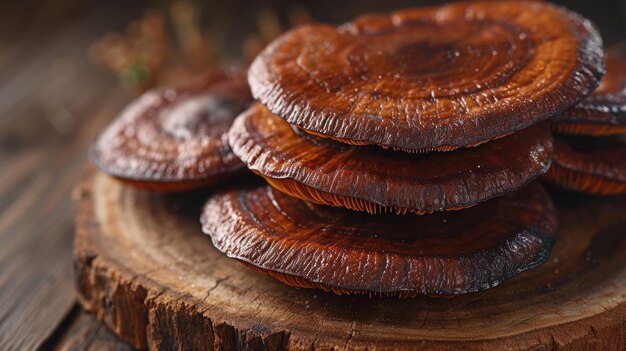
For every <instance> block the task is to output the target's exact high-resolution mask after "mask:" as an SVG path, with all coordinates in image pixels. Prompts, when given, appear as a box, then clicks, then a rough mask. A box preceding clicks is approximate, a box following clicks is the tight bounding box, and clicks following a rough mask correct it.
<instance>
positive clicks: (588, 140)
mask: <svg viewBox="0 0 626 351" xmlns="http://www.w3.org/2000/svg"><path fill="white" fill-rule="evenodd" d="M554 149H555V150H554V160H553V162H552V166H551V167H550V170H549V171H548V173H546V175H545V176H544V177H545V178H546V179H548V180H549V181H551V182H553V183H556V184H558V185H560V186H562V187H564V188H566V189H570V190H575V191H579V192H585V193H591V194H599V195H615V194H626V139H625V137H624V136H622V137H617V136H613V137H602V138H601V137H568V138H558V139H557V140H556V142H555V147H554Z"/></svg>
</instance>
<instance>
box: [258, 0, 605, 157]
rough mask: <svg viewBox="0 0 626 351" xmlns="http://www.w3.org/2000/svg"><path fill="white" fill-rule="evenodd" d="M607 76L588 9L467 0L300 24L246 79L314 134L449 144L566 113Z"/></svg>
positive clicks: (274, 107) (409, 145)
mask: <svg viewBox="0 0 626 351" xmlns="http://www.w3.org/2000/svg"><path fill="white" fill-rule="evenodd" d="M603 74H604V50H603V48H602V40H601V38H600V36H599V34H598V31H597V30H596V29H595V27H594V26H593V25H592V24H591V23H590V22H589V21H588V20H586V19H585V18H583V17H582V16H580V15H578V14H575V13H573V12H571V11H569V10H566V9H565V8H562V7H558V6H556V5H552V4H549V3H543V2H463V3H455V4H450V5H446V6H441V7H428V8H416V9H409V10H400V11H397V12H393V13H390V14H386V15H366V16H362V17H360V18H357V19H356V20H355V21H353V22H350V23H347V24H345V25H343V26H340V27H334V26H329V25H309V26H303V27H300V28H297V29H294V30H292V31H289V32H287V33H286V34H284V35H282V36H281V37H279V38H278V39H276V40H275V41H274V42H272V43H271V44H270V45H269V46H268V47H267V48H266V49H265V50H264V51H263V52H262V53H261V54H260V55H259V56H257V58H256V59H255V60H254V62H253V63H252V65H251V68H250V70H249V74H248V81H249V83H250V87H251V90H252V93H253V96H254V97H255V98H256V99H258V100H259V101H260V102H261V103H263V104H264V105H266V106H267V107H268V108H269V110H271V111H272V112H273V113H275V114H276V115H278V116H280V117H282V118H284V119H285V120H287V121H288V122H289V123H291V124H294V125H296V126H298V127H300V128H302V129H303V130H306V131H309V132H311V133H314V134H318V135H319V134H322V135H325V136H327V137H330V138H334V139H336V140H339V141H342V142H347V143H353V144H358V145H362V144H378V145H382V146H385V147H391V148H397V149H402V150H422V149H427V150H451V149H454V148H458V147H464V146H471V145H477V144H480V143H483V142H486V141H489V140H492V139H495V138H498V137H501V136H504V135H507V134H510V133H513V132H515V131H518V130H520V129H524V128H526V127H528V126H530V125H533V124H535V123H537V122H539V121H542V120H544V119H546V118H548V117H550V116H552V115H555V114H558V113H561V112H563V111H564V110H566V109H567V108H569V107H571V106H572V105H574V104H575V103H577V102H578V101H579V100H581V99H582V98H583V97H585V96H586V95H588V94H589V93H590V92H591V91H592V90H593V89H595V88H596V86H597V84H598V83H599V81H600V79H601V77H602V75H603Z"/></svg>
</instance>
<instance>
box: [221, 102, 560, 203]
mask: <svg viewBox="0 0 626 351" xmlns="http://www.w3.org/2000/svg"><path fill="white" fill-rule="evenodd" d="M229 142H230V144H231V147H232V149H233V152H234V153H235V154H236V155H237V157H239V158H240V159H241V160H242V161H243V162H244V163H245V164H246V166H248V168H250V169H251V170H252V171H253V172H255V173H257V174H259V175H261V176H262V177H263V178H265V179H266V180H267V181H268V182H269V183H270V184H271V185H272V186H274V187H275V188H277V189H279V190H281V191H283V192H285V193H287V194H289V195H291V196H295V197H298V198H301V199H305V200H308V201H311V202H314V203H317V204H326V205H331V206H339V207H347V208H350V209H353V210H359V211H367V212H370V213H381V212H395V213H407V212H413V213H417V214H424V213H427V212H433V211H442V210H455V209H461V208H466V207H470V206H472V205H475V204H476V203H479V202H482V201H485V200H487V199H489V198H491V197H494V196H499V195H502V194H505V193H507V192H509V191H513V190H516V189H519V188H520V187H522V186H524V185H525V184H527V183H528V182H530V181H531V180H533V179H534V178H536V177H537V176H539V175H541V174H543V173H545V172H546V171H547V170H548V168H549V167H550V162H551V160H552V135H551V134H550V131H549V129H548V128H547V126H546V125H538V126H534V127H532V128H528V129H526V130H523V131H519V132H517V133H514V134H512V135H510V136H507V137H504V138H501V139H499V140H495V141H492V142H489V143H486V144H483V145H481V146H478V147H475V148H471V149H460V150H456V151H452V152H446V153H441V152H437V153H428V154H408V153H404V152H393V151H390V150H382V149H380V148H377V147H373V146H370V147H367V146H352V145H346V144H343V143H339V142H336V141H333V140H329V139H322V138H317V137H315V136H312V135H308V134H306V133H303V132H299V131H298V129H297V128H293V127H292V126H290V125H289V124H288V123H287V122H285V121H284V120H282V119H281V118H279V117H278V116H276V115H274V114H273V113H271V112H270V111H269V110H268V109H267V108H265V107H264V106H263V105H261V104H259V103H256V104H254V105H253V106H251V107H250V108H249V109H248V110H246V111H245V112H243V113H242V114H241V115H240V116H239V117H238V118H237V120H236V121H235V122H234V123H233V127H232V128H231V130H230V132H229Z"/></svg>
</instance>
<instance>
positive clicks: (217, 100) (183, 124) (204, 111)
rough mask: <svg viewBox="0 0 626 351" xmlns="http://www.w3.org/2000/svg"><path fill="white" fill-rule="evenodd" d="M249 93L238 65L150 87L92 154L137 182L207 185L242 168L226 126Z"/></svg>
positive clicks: (157, 187) (156, 186)
mask: <svg viewBox="0 0 626 351" xmlns="http://www.w3.org/2000/svg"><path fill="white" fill-rule="evenodd" d="M251 99H252V98H251V95H250V90H249V88H248V85H247V82H246V79H245V71H243V70H240V69H230V70H224V71H219V72H216V73H213V74H210V75H209V76H207V77H205V78H204V79H203V80H201V81H200V82H197V83H195V84H191V85H187V86H182V87H178V88H161V89H157V90H154V91H150V92H148V93H145V94H144V95H142V96H141V97H139V98H138V99H137V100H135V101H133V102H132V103H131V104H130V105H129V106H128V107H126V109H124V110H123V111H122V113H121V114H120V115H119V116H118V117H117V119H116V120H115V121H113V122H112V123H111V124H110V125H109V126H108V127H107V128H106V129H105V130H104V131H103V132H102V134H101V135H100V136H99V137H98V139H97V140H96V142H95V143H94V145H93V147H92V149H91V159H92V160H93V162H94V163H95V164H96V165H97V166H98V167H99V168H100V169H101V170H102V171H103V172H105V173H108V174H110V175H112V176H114V177H116V178H118V179H120V180H122V181H124V182H126V183H128V184H130V185H133V186H136V187H140V188H145V189H150V190H154V191H185V190H191V189H195V188H198V187H203V186H207V185H211V184H213V183H214V182H216V181H218V180H220V179H223V178H225V177H228V176H230V175H233V174H237V173H240V172H242V171H243V170H245V166H244V165H243V164H242V163H241V161H239V159H237V157H235V155H234V154H233V153H232V151H231V149H230V146H229V145H228V141H227V139H226V132H227V131H228V129H229V127H230V125H231V123H232V121H233V120H234V119H235V117H236V116H237V114H238V113H239V112H241V111H242V110H243V109H244V108H245V107H246V106H247V105H248V104H249V102H250V101H251Z"/></svg>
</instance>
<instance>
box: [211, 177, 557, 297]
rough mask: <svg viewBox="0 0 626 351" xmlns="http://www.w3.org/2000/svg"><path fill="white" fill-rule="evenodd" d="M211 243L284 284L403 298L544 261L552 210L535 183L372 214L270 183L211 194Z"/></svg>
mask: <svg viewBox="0 0 626 351" xmlns="http://www.w3.org/2000/svg"><path fill="white" fill-rule="evenodd" d="M201 221H202V229H203V231H204V232H205V233H207V234H209V235H210V236H211V239H212V240H213V244H214V245H215V247H216V248H217V249H218V250H220V251H222V252H223V253H225V254H226V255H228V256H229V257H232V258H235V259H237V260H240V261H242V262H245V263H247V264H248V265H251V266H253V267H256V268H257V269H260V270H262V271H265V272H267V273H269V274H271V275H272V276H274V277H276V278H278V279H279V280H281V281H283V282H285V283H286V284H289V285H294V286H298V287H304V288H321V289H324V290H327V291H332V292H334V293H337V294H370V295H371V294H374V295H393V296H399V297H411V296H415V295H417V294H425V295H433V296H437V295H447V296H449V295H457V294H464V293H469V292H474V291H479V290H484V289H488V288H491V287H494V286H496V285H498V284H499V283H501V282H502V281H504V280H506V279H509V278H511V277H512V276H514V275H516V274H517V273H519V272H521V271H523V270H526V269H529V268H532V267H534V266H537V265H539V264H541V263H543V262H544V261H545V260H546V259H547V257H548V255H549V253H550V249H551V247H552V244H553V241H554V235H555V230H556V226H557V216H556V212H555V210H554V207H553V205H552V202H551V200H550V197H549V196H548V195H547V193H546V192H545V191H544V190H543V188H542V187H541V186H540V185H539V184H537V183H533V184H531V185H529V186H528V187H527V188H525V189H523V190H521V191H519V192H515V193H510V194H507V195H505V196H503V197H499V198H497V199H493V200H491V201H488V202H486V203H483V204H480V205H478V206H475V207H473V208H471V209H467V210H464V211H457V212H442V213H437V214H434V215H429V216H401V217H399V216H395V215H393V214H388V215H381V216H372V215H368V214H364V213H359V212H354V211H350V210H345V209H340V208H332V207H326V206H317V205H312V204H310V203H307V202H305V201H302V200H298V199H295V198H293V197H290V196H287V195H285V194H283V193H281V192H278V191H275V190H273V189H272V188H271V187H269V186H263V187H257V188H252V189H247V190H235V191H230V192H225V193H221V194H218V195H215V196H213V197H211V198H210V199H209V201H208V202H207V204H206V205H205V207H204V211H203V213H202V218H201Z"/></svg>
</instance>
